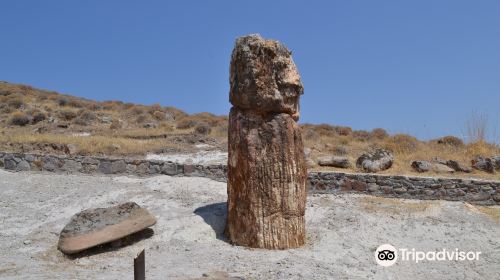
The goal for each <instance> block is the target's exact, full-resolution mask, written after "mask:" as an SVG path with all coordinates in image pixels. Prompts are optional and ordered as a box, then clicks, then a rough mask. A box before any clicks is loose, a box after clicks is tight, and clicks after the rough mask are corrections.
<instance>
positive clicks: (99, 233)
mask: <svg viewBox="0 0 500 280" xmlns="http://www.w3.org/2000/svg"><path fill="white" fill-rule="evenodd" d="M155 223H156V219H155V217H153V216H152V215H151V214H150V213H149V211H148V210H146V209H144V208H141V207H140V206H139V205H137V204H136V203H134V202H127V203H123V204H120V205H118V206H113V207H109V208H95V209H87V210H84V211H82V212H80V213H77V214H75V215H74V216H73V217H72V218H71V221H70V222H69V223H68V224H67V225H66V226H65V227H64V229H63V230H62V231H61V234H60V236H59V243H58V245H57V248H58V249H59V250H60V251H61V252H63V253H65V254H74V253H78V252H81V251H83V250H86V249H89V248H92V247H95V246H97V245H101V244H104V243H108V242H111V241H115V240H118V239H120V238H123V237H125V236H128V235H130V234H133V233H136V232H138V231H141V230H143V229H145V228H148V227H150V226H152V225H154V224H155Z"/></svg>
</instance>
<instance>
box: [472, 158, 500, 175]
mask: <svg viewBox="0 0 500 280" xmlns="http://www.w3.org/2000/svg"><path fill="white" fill-rule="evenodd" d="M495 165H496V164H495V162H493V160H492V159H491V158H483V157H476V158H475V159H473V160H472V167H473V168H475V169H478V170H481V171H485V172H488V173H494V172H495Z"/></svg>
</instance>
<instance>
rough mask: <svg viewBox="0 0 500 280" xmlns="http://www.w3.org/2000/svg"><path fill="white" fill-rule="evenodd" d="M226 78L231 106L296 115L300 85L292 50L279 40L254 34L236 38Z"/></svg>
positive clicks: (301, 90)
mask: <svg viewBox="0 0 500 280" xmlns="http://www.w3.org/2000/svg"><path fill="white" fill-rule="evenodd" d="M229 82H230V93H229V101H230V102H231V104H233V105H234V106H236V107H239V108H242V109H248V110H251V111H254V112H257V113H264V114H267V113H287V114H290V115H292V116H294V117H295V118H296V119H298V117H299V98H300V95H302V94H303V93H304V87H303V86H302V82H301V80H300V75H299V72H298V70H297V67H296V66H295V63H294V62H293V60H292V53H291V52H290V51H289V50H288V49H287V48H286V46H285V45H283V44H282V43H280V42H278V41H275V40H266V39H263V38H262V37H261V36H260V35H258V34H251V35H247V36H243V37H240V38H238V39H236V43H235V46H234V49H233V53H232V56H231V65H230V78H229Z"/></svg>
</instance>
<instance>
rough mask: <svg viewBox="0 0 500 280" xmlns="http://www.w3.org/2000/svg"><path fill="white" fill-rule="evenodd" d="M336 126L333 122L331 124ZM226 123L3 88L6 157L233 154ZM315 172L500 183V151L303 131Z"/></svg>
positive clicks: (347, 131)
mask: <svg viewBox="0 0 500 280" xmlns="http://www.w3.org/2000/svg"><path fill="white" fill-rule="evenodd" d="M332 122H334V120H332ZM227 125H228V118H227V116H216V115H213V114H210V113H199V114H193V115H189V114H187V113H185V112H183V111H181V110H179V109H176V108H173V107H163V106H161V105H159V104H155V105H152V106H146V105H139V104H133V103H124V102H121V101H104V102H97V101H92V100H87V99H83V98H78V97H74V96H70V95H63V94H59V93H57V92H54V91H47V90H40V89H36V88H33V87H31V86H27V85H18V84H11V83H7V82H0V150H1V151H9V152H35V153H49V154H68V155H101V156H128V157H144V156H145V155H147V154H155V155H156V154H169V153H189V152H194V151H197V150H199V148H200V147H203V149H207V150H214V151H226V150H227ZM301 127H302V135H303V139H304V144H305V147H306V148H305V151H306V156H307V161H308V165H309V168H310V169H314V170H337V171H347V172H359V171H361V172H377V173H382V174H413V175H415V174H423V175H426V176H427V175H436V174H439V175H440V176H456V177H479V178H487V179H496V180H500V147H499V146H498V145H495V144H491V143H487V142H485V141H482V140H477V141H474V142H471V143H464V142H463V141H462V140H461V139H460V138H457V137H455V136H445V137H443V138H440V139H436V140H431V141H420V140H418V139H416V138H415V137H412V136H410V135H406V134H395V135H389V134H388V133H387V132H386V131H385V130H384V129H382V128H377V129H374V130H372V131H364V130H353V129H351V128H349V127H344V126H332V125H327V124H321V125H313V124H302V125H301Z"/></svg>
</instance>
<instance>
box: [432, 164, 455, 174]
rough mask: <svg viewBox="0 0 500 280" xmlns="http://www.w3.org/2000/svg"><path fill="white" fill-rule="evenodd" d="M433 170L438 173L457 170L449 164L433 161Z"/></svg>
mask: <svg viewBox="0 0 500 280" xmlns="http://www.w3.org/2000/svg"><path fill="white" fill-rule="evenodd" d="M432 171H434V172H436V173H454V172H455V170H454V169H453V168H450V167H449V166H447V165H445V164H441V163H433V164H432Z"/></svg>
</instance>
